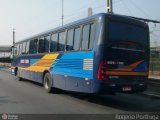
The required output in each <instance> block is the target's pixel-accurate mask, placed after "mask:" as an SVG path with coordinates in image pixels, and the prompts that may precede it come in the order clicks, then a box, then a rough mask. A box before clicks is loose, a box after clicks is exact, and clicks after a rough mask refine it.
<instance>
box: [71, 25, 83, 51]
mask: <svg viewBox="0 0 160 120" xmlns="http://www.w3.org/2000/svg"><path fill="white" fill-rule="evenodd" d="M80 40H81V28H76V29H75V35H74V45H73V49H74V50H75V51H77V50H79V47H80Z"/></svg>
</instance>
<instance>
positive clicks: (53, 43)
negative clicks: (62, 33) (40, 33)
mask: <svg viewBox="0 0 160 120" xmlns="http://www.w3.org/2000/svg"><path fill="white" fill-rule="evenodd" d="M57 41H58V34H53V35H52V36H51V42H50V52H56V51H57Z"/></svg>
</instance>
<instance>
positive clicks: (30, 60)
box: [13, 55, 44, 83]
mask: <svg viewBox="0 0 160 120" xmlns="http://www.w3.org/2000/svg"><path fill="white" fill-rule="evenodd" d="M43 57H44V55H31V56H21V57H17V58H16V59H15V62H14V64H13V66H15V67H17V68H18V72H19V74H18V76H19V77H21V78H24V79H28V80H32V81H36V82H39V83H42V78H43V77H42V76H43V72H39V71H38V69H37V70H36V69H35V70H33V69H28V68H29V67H31V66H33V65H34V64H36V63H37V62H38V61H40V60H41V59H42V58H43Z"/></svg>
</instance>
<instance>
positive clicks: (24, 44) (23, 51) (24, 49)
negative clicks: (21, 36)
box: [22, 42, 26, 55]
mask: <svg viewBox="0 0 160 120" xmlns="http://www.w3.org/2000/svg"><path fill="white" fill-rule="evenodd" d="M23 54H26V42H23V43H22V55H23Z"/></svg>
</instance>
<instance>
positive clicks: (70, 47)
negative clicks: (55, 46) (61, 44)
mask: <svg viewBox="0 0 160 120" xmlns="http://www.w3.org/2000/svg"><path fill="white" fill-rule="evenodd" d="M73 37H74V29H70V30H69V31H68V35H67V46H66V50H67V51H71V50H73Z"/></svg>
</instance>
